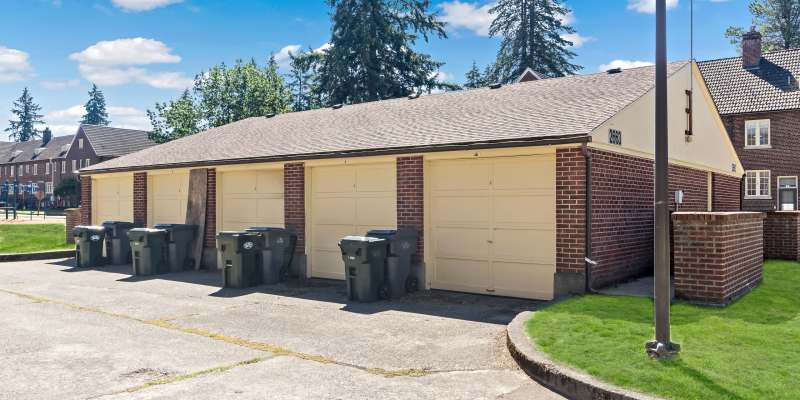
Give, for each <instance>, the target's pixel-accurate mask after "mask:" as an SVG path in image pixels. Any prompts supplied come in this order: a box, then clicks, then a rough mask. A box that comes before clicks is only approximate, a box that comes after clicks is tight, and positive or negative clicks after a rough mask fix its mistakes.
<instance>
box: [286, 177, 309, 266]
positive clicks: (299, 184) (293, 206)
mask: <svg viewBox="0 0 800 400" xmlns="http://www.w3.org/2000/svg"><path fill="white" fill-rule="evenodd" d="M283 219H284V224H285V225H286V228H287V229H289V230H290V231H292V232H294V233H295V234H297V247H296V248H295V252H296V253H297V254H303V253H305V248H306V239H305V238H306V173H305V164H304V163H288V164H284V166H283Z"/></svg>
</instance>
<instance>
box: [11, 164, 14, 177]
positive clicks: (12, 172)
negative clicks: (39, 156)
mask: <svg viewBox="0 0 800 400" xmlns="http://www.w3.org/2000/svg"><path fill="white" fill-rule="evenodd" d="M11 176H14V166H13V165H12V166H11Z"/></svg>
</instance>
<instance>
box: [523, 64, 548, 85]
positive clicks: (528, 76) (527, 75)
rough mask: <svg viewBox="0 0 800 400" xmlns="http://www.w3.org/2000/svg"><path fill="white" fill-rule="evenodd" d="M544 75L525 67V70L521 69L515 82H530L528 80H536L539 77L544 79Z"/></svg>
mask: <svg viewBox="0 0 800 400" xmlns="http://www.w3.org/2000/svg"><path fill="white" fill-rule="evenodd" d="M545 78H547V77H546V76H544V75H542V74H540V73H538V72H536V71H534V70H532V69H530V67H528V68H525V71H522V73H521V74H519V78H517V83H519V82H530V81H538V80H539V79H545Z"/></svg>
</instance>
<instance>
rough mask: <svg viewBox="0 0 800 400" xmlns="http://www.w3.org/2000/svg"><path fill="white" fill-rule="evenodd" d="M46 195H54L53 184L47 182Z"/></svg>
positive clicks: (45, 186) (45, 185)
mask: <svg viewBox="0 0 800 400" xmlns="http://www.w3.org/2000/svg"><path fill="white" fill-rule="evenodd" d="M44 193H45V194H53V182H45V184H44Z"/></svg>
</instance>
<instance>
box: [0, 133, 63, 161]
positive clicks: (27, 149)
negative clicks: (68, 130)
mask: <svg viewBox="0 0 800 400" xmlns="http://www.w3.org/2000/svg"><path fill="white" fill-rule="evenodd" d="M74 138H75V135H68V136H56V137H53V138H52V139H51V140H50V141H49V142H48V143H47V144H46V145H42V140H41V139H40V140H30V141H27V142H20V143H2V144H0V163H18V162H26V161H36V160H49V159H51V158H61V157H64V156H65V155H66V153H67V150H69V144H70V143H72V139H74Z"/></svg>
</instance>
